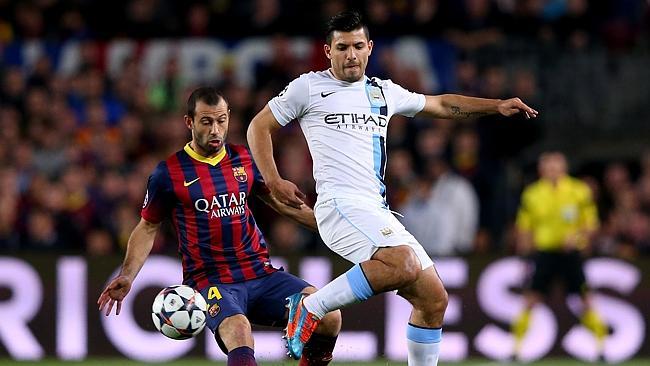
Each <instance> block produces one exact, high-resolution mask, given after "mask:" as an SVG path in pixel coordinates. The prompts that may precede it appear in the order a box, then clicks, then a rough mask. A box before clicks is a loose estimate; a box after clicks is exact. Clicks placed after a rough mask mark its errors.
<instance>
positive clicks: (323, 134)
mask: <svg viewBox="0 0 650 366" xmlns="http://www.w3.org/2000/svg"><path fill="white" fill-rule="evenodd" d="M424 101H425V98H424V95H422V94H417V93H413V92H410V91H408V90H406V89H404V88H402V87H401V86H399V85H397V84H395V83H393V82H392V81H390V80H380V79H377V78H368V77H366V76H364V77H363V79H361V80H360V81H357V82H354V83H349V82H346V81H341V80H338V79H336V78H335V77H334V75H333V74H332V72H331V71H330V70H327V71H319V72H310V73H308V74H303V75H301V76H300V77H299V78H297V79H295V80H293V81H292V82H291V83H290V84H289V85H288V86H287V87H286V88H285V89H284V91H282V92H281V93H280V94H279V95H278V96H277V97H275V98H273V99H271V101H269V107H270V108H271V111H272V112H273V115H274V116H275V119H277V120H278V122H279V123H280V124H281V125H283V126H284V125H286V124H287V123H289V122H291V121H292V120H294V119H297V120H298V121H299V122H300V127H301V128H302V131H303V133H304V135H305V138H306V139H307V144H308V145H309V151H310V152H311V156H312V159H313V161H314V171H313V173H314V179H315V180H316V192H317V193H318V201H319V202H324V201H326V200H329V199H332V198H351V199H364V200H372V201H374V202H378V203H381V204H382V205H384V206H385V205H386V200H385V197H386V187H385V185H384V172H385V168H386V129H387V127H388V121H389V120H390V117H391V116H392V115H393V114H401V115H404V116H408V117H412V116H413V115H415V114H416V113H418V112H420V111H421V110H422V108H424Z"/></svg>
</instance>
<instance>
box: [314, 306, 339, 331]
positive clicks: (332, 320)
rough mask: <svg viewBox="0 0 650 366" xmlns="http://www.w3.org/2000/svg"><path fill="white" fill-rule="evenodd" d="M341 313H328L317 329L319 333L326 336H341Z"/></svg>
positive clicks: (336, 311) (337, 311)
mask: <svg viewBox="0 0 650 366" xmlns="http://www.w3.org/2000/svg"><path fill="white" fill-rule="evenodd" d="M341 324H342V318H341V311H340V310H335V311H331V312H329V313H327V314H326V315H325V316H324V317H323V319H321V322H320V324H319V325H318V328H317V333H319V334H323V335H326V336H330V337H334V336H336V335H338V334H339V332H340V331H341Z"/></svg>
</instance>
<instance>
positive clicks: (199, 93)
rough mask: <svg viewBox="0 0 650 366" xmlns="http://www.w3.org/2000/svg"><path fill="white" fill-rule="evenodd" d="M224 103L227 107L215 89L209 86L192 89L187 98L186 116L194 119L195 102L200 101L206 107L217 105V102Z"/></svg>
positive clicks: (224, 99)
mask: <svg viewBox="0 0 650 366" xmlns="http://www.w3.org/2000/svg"><path fill="white" fill-rule="evenodd" d="M222 100H223V101H224V102H225V103H226V105H228V101H227V100H226V98H224V97H223V95H221V93H219V91H218V90H217V88H213V87H211V86H204V87H200V88H197V89H194V91H193V92H192V94H190V97H189V98H187V115H188V116H190V117H192V118H194V114H195V113H196V102H198V101H202V102H203V103H205V104H207V105H217V104H219V102H221V101H222Z"/></svg>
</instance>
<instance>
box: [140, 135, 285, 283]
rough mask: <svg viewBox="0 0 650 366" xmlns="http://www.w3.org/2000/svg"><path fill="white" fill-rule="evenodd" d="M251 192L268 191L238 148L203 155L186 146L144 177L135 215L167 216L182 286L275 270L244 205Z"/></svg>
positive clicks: (251, 276) (227, 146)
mask: <svg viewBox="0 0 650 366" xmlns="http://www.w3.org/2000/svg"><path fill="white" fill-rule="evenodd" d="M254 190H261V191H259V192H263V193H268V188H267V187H266V185H265V184H264V181H263V179H262V175H261V174H260V172H259V170H258V169H257V167H256V166H255V164H254V162H253V158H252V156H251V154H250V152H249V151H248V149H247V148H246V147H244V146H240V145H232V144H225V148H224V149H223V150H222V152H221V153H220V154H218V155H217V156H215V157H213V158H205V157H202V156H200V155H198V154H197V153H196V152H194V150H192V149H191V148H190V146H189V144H187V145H186V146H185V147H184V148H183V150H180V151H178V152H176V153H175V154H173V155H171V156H170V157H169V158H168V159H167V160H165V161H162V162H160V163H159V164H158V166H157V167H156V169H155V170H154V172H153V173H152V174H151V176H150V177H149V181H148V184H147V194H146V196H145V201H144V204H143V208H142V211H141V215H142V218H144V219H145V220H147V221H148V222H151V223H159V222H161V221H162V220H163V219H164V218H166V217H168V216H171V218H172V222H173V224H174V228H175V229H176V233H177V235H178V251H179V255H180V257H181V259H182V263H183V283H184V284H186V285H189V286H192V287H194V288H199V289H200V288H203V287H205V286H207V285H208V284H210V283H235V282H241V281H247V280H252V279H255V278H259V277H262V276H266V275H267V274H269V273H272V272H275V271H276V269H275V268H273V266H271V262H270V260H269V252H268V247H267V244H266V241H265V240H264V236H263V235H262V232H261V231H260V229H259V227H258V226H257V224H256V223H255V219H254V218H253V214H252V212H251V211H250V209H249V208H248V204H247V202H248V198H249V196H250V194H251V192H252V191H254Z"/></svg>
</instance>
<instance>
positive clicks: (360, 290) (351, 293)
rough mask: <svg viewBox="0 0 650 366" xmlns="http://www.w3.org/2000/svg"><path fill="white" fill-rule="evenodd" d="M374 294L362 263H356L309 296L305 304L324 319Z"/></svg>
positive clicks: (309, 309)
mask: <svg viewBox="0 0 650 366" xmlns="http://www.w3.org/2000/svg"><path fill="white" fill-rule="evenodd" d="M372 295H374V293H373V291H372V288H371V287H370V283H368V279H367V278H366V275H365V274H364V273H363V270H362V269H361V266H360V265H358V264H357V265H355V266H354V267H352V268H350V269H349V270H348V271H347V272H345V273H344V274H342V275H340V276H338V277H336V278H335V279H334V280H333V281H332V282H330V283H328V284H327V285H325V286H324V287H323V288H322V289H320V290H318V291H316V292H315V293H313V294H311V295H309V296H307V297H306V298H305V300H303V304H304V305H305V308H307V310H308V311H309V312H310V313H312V314H314V315H316V316H317V317H318V319H323V317H324V316H325V314H327V313H329V312H330V311H332V310H336V309H340V308H342V307H344V306H347V305H350V304H354V303H356V302H360V301H364V300H366V299H368V298H369V297H370V296H372Z"/></svg>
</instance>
